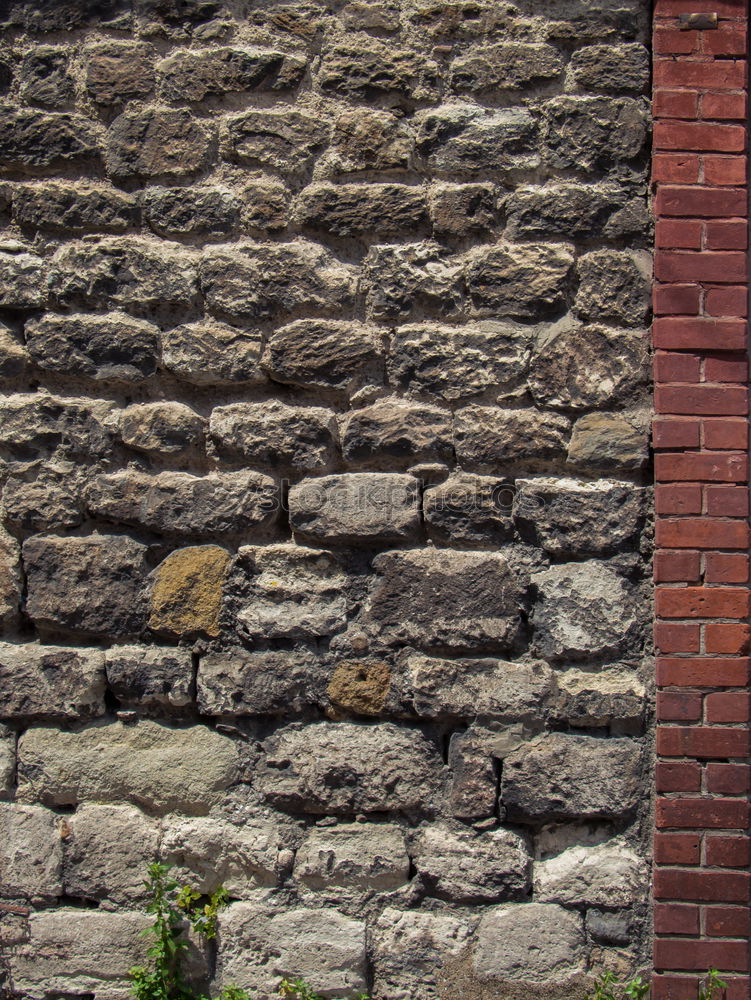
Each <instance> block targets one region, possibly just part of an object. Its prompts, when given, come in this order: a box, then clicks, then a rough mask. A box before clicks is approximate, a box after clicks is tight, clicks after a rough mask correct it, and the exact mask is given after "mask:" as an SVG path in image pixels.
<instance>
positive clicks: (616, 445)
mask: <svg viewBox="0 0 751 1000" xmlns="http://www.w3.org/2000/svg"><path fill="white" fill-rule="evenodd" d="M648 446H649V431H648V429H647V420H646V419H645V418H644V417H643V416H641V415H635V416H634V415H631V414H622V413H586V414H585V415H584V416H583V417H580V418H579V419H578V420H577V421H576V423H575V424H574V427H573V431H572V433H571V440H570V442H569V447H568V463H569V465H571V466H573V467H574V468H575V469H581V470H582V471H585V472H591V470H593V469H598V470H602V471H603V472H611V473H612V472H615V473H618V472H633V471H635V470H638V469H641V468H643V467H644V466H645V465H646V463H647V460H648Z"/></svg>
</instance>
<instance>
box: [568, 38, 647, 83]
mask: <svg viewBox="0 0 751 1000" xmlns="http://www.w3.org/2000/svg"><path fill="white" fill-rule="evenodd" d="M569 77H570V80H571V83H573V85H574V86H576V87H580V88H581V89H582V90H594V91H598V90H599V91H605V92H606V93H611V94H614V93H615V94H618V93H629V92H630V93H637V94H639V93H643V92H644V91H645V90H646V89H647V87H648V86H649V49H647V48H646V47H645V46H644V45H639V44H638V43H637V42H631V43H630V44H625V45H586V46H585V47H584V48H582V49H577V51H576V52H574V54H573V55H572V57H571V63H570V65H569Z"/></svg>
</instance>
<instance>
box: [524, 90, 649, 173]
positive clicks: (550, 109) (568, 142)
mask: <svg viewBox="0 0 751 1000" xmlns="http://www.w3.org/2000/svg"><path fill="white" fill-rule="evenodd" d="M542 118H543V122H542V141H543V157H544V159H545V161H546V163H547V164H548V166H550V167H553V168H555V169H556V170H565V169H572V168H573V169H575V170H580V171H588V172H591V171H595V170H602V169H607V168H608V167H611V166H612V165H614V164H617V163H619V162H621V161H624V160H626V161H628V160H632V159H633V158H634V157H636V156H638V155H639V153H641V151H642V149H643V148H644V143H645V141H646V138H647V124H648V118H647V110H646V106H645V105H644V104H643V103H642V102H641V101H638V100H634V99H633V98H630V97H578V96H563V97H553V98H552V99H551V100H549V101H546V102H545V103H544V104H543V106H542Z"/></svg>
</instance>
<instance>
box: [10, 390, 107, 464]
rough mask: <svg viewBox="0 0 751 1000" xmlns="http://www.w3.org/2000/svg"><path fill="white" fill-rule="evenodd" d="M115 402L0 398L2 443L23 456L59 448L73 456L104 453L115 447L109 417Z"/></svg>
mask: <svg viewBox="0 0 751 1000" xmlns="http://www.w3.org/2000/svg"><path fill="white" fill-rule="evenodd" d="M113 409H114V403H107V402H104V401H103V400H102V401H91V400H87V399H61V398H59V397H57V396H51V395H49V394H48V393H23V394H19V395H17V396H7V397H5V398H4V399H2V400H0V446H2V447H4V448H9V449H11V450H12V451H13V452H17V453H19V454H22V455H26V454H31V455H32V456H33V457H34V458H35V459H36V458H38V457H39V452H46V451H51V450H53V449H55V448H60V450H61V451H63V452H65V453H70V454H72V455H86V456H103V455H105V454H107V453H108V452H109V451H110V449H111V446H112V438H113V436H114V435H113V432H112V430H111V429H110V427H109V422H108V417H109V416H110V414H111V412H112V410H113Z"/></svg>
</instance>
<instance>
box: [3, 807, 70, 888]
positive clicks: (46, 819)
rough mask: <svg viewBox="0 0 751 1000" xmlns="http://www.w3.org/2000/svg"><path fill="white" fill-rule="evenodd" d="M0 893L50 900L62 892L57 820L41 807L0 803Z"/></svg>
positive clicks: (61, 861)
mask: <svg viewBox="0 0 751 1000" xmlns="http://www.w3.org/2000/svg"><path fill="white" fill-rule="evenodd" d="M0 844H1V845H2V846H0V894H2V896H3V897H4V898H5V899H15V898H17V897H19V896H21V897H23V898H25V899H32V900H44V899H46V900H53V899H55V898H56V897H57V896H61V895H62V893H63V883H62V864H63V851H62V844H61V842H60V833H59V831H58V817H57V816H56V815H55V813H53V812H51V811H50V810H49V809H44V808H42V806H22V805H17V804H16V803H14V802H3V803H0Z"/></svg>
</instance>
